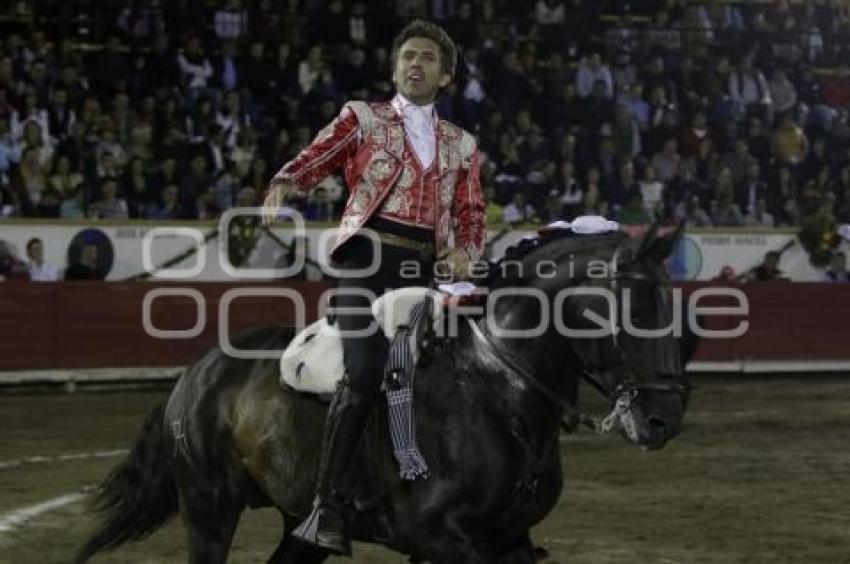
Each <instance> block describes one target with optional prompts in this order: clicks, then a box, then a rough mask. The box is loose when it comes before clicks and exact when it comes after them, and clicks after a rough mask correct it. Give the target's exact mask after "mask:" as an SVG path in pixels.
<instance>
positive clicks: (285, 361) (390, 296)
mask: <svg viewBox="0 0 850 564" xmlns="http://www.w3.org/2000/svg"><path fill="white" fill-rule="evenodd" d="M429 295H430V296H431V298H432V310H431V312H432V316H433V317H432V318H433V319H434V323H435V325H436V324H437V323H438V322H439V321H440V319H441V318H442V312H443V295H442V294H441V293H439V292H436V291H434V290H430V289H428V288H422V287H413V288H400V289H398V290H393V291H391V292H387V293H386V294H384V295H383V296H381V297H380V298H378V299H377V300H375V302H374V303H373V304H372V315H374V316H375V319H376V321H377V323H378V326H379V327H380V328H381V330H382V331H383V332H384V335H386V337H387V338H388V339H390V340H392V338H393V337H394V336H395V334H396V331H398V328H399V326H402V325H406V324H407V322H408V320H409V319H410V312H411V310H412V309H413V307H414V306H415V305H416V304H418V303H419V302H420V301H422V300H423V299H424V298H425V297H426V296H429ZM413 354H414V359H415V357H416V354H417V353H416V352H415V351H414V353H413ZM343 374H345V367H344V365H343V361H342V339H341V337H340V332H339V327H338V325H337V324H336V323H334V324H333V325H330V324H328V321H327V319H325V318H322V319H320V320H318V321H316V322H315V323H313V324H312V325H309V326H307V327H306V328H304V330H302V331H301V332H300V333H298V335H296V337H295V338H294V339H293V340H292V342H291V343H290V344H289V346H288V347H286V350H285V351H283V356H282V357H281V359H280V378H281V381H283V382H285V383H286V384H287V385H289V386H290V387H292V388H294V389H296V390H298V391H300V392H309V393H313V394H330V393H333V392H334V390H335V389H336V385H337V382H339V381H340V379H341V378H342V376H343Z"/></svg>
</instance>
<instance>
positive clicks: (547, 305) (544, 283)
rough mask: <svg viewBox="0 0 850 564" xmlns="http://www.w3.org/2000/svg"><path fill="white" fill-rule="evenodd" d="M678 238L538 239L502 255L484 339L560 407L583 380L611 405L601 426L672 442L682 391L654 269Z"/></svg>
mask: <svg viewBox="0 0 850 564" xmlns="http://www.w3.org/2000/svg"><path fill="white" fill-rule="evenodd" d="M680 232H681V230H676V231H675V232H671V233H667V234H665V235H659V233H658V229H657V228H655V227H653V228H652V229H650V230H649V232H648V233H646V234H645V235H644V236H643V237H641V238H630V237H628V236H627V235H626V234H625V233H623V232H611V233H604V234H597V235H587V236H577V235H572V234H564V233H548V234H543V235H541V236H540V237H537V238H535V239H531V240H527V241H523V242H521V243H520V244H519V245H518V246H517V247H515V248H512V249H509V250H508V251H507V253H506V256H505V258H504V259H503V260H502V261H501V262H500V263H499V264H497V265H496V266H497V268H501V272H499V274H498V275H497V276H496V280H497V282H496V283H495V284H494V287H493V288H492V290H493V291H492V293H491V296H490V299H495V298H500V299H499V303H498V304H494V306H493V307H492V309H491V310H490V311H491V313H490V317H491V318H492V319H491V320H490V321H491V323H490V325H492V328H491V334H493V335H494V337H493V338H494V339H498V340H500V342H502V343H503V344H504V346H505V347H506V348H508V349H510V350H512V351H514V354H515V356H519V357H522V358H523V359H524V366H525V367H526V368H527V369H528V373H529V374H531V375H533V377H534V378H536V379H537V380H539V381H540V383H541V384H542V385H543V386H545V387H546V388H547V389H548V390H551V391H552V392H553V393H554V394H558V395H559V396H561V397H562V398H565V399H571V398H570V395H571V394H570V393H569V390H570V385H573V386H574V385H575V382H577V380H578V378H577V377H576V376H579V377H582V378H584V379H585V380H586V381H588V382H589V383H590V384H591V385H593V387H595V388H596V389H597V390H599V391H600V392H601V393H603V394H604V395H605V396H606V397H608V398H609V401H610V403H611V410H612V411H611V414H610V415H609V416H608V417H607V418H606V419H605V421H604V422H603V423H602V427H604V428H605V430H615V429H616V430H618V431H620V432H621V434H622V435H623V436H624V437H625V438H626V439H627V440H629V441H630V442H633V443H635V444H638V445H640V446H642V447H645V448H649V449H655V448H660V447H662V446H663V445H664V444H665V443H666V442H667V441H668V440H669V439H671V438H673V437H674V436H676V435H677V434H678V432H679V430H680V428H681V423H682V418H683V415H684V411H685V406H686V404H687V399H688V393H689V386H688V384H687V381H686V379H685V377H684V374H683V366H682V361H681V358H680V356H679V347H678V342H677V338H676V328H677V327H678V325H677V320H674V304H673V292H672V289H671V285H670V280H669V278H668V276H667V273H666V270H665V268H664V264H663V262H664V260H665V259H666V258H667V257H668V256H669V255H670V253H671V251H672V249H673V246H674V243H675V241H676V239H677V238H678V237H679V236H680ZM513 263H516V266H519V267H520V268H518V269H515V270H516V272H517V273H512V272H511V266H510V265H511V264H513ZM511 295H513V298H509V297H508V296H511ZM506 298H507V299H506ZM505 330H509V331H510V336H509V337H499V335H498V333H499V332H500V331H501V333H502V334H504V333H505V332H506V331H505ZM523 332H525V335H524V337H525V338H523Z"/></svg>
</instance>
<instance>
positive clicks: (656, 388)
mask: <svg viewBox="0 0 850 564" xmlns="http://www.w3.org/2000/svg"><path fill="white" fill-rule="evenodd" d="M616 259H617V257H616V256H615V258H614V259H613V260H614V261H616ZM612 262H613V261H612ZM609 279H610V281H611V289H612V291H613V292H614V293H615V295H616V293H617V286H618V282H619V281H620V280H625V279H628V280H636V281H642V282H646V283H650V284H653V285H655V284H657V282H655V281H653V280H650V279H649V278H648V277H647V276H645V275H644V274H641V273H625V272H624V273H615V274H614V275H612V276H610V277H609ZM612 315H613V312H612ZM467 320H468V322H469V325H470V328H471V329H472V333H473V335H474V336H475V338H476V340H477V341H478V342H479V343H481V344H482V345H483V346H484V348H485V349H486V350H487V351H488V352H489V353H490V354H491V355H492V356H493V357H494V358H496V360H498V361H499V362H500V363H501V364H502V365H504V366H505V367H506V368H507V369H508V370H509V371H510V372H511V373H513V374H515V375H516V376H518V377H520V378H521V379H522V380H524V381H525V382H526V383H527V384H528V385H529V386H530V387H531V388H532V389H534V390H535V391H537V392H538V393H539V394H540V395H541V396H543V397H544V398H546V399H547V400H549V402H551V403H552V404H554V405H555V406H556V407H559V408H560V409H561V410H562V412H563V414H564V415H563V419H564V420H565V421H566V420H569V421H570V425H569V426H570V427H574V426H575V423H581V424H583V425H585V426H587V427H590V428H592V429H597V430H598V429H599V426H600V424H599V422H597V421H596V420H595V419H593V418H592V417H590V416H588V415H586V414H584V413H582V412H580V411H579V410H578V409H577V408H576V407H575V406H574V405H572V404H570V403H568V402H567V401H565V400H564V399H563V398H562V397H561V396H560V395H558V394H557V393H556V392H554V391H553V390H551V389H550V388H549V387H547V386H546V385H545V384H544V383H542V382H541V381H540V380H538V379H537V378H536V377H535V376H534V375H533V374H532V373H531V372H530V371H528V370H526V369H525V368H524V367H523V363H522V362H521V361H520V360H519V359H517V358H516V356H515V355H514V354H513V353H512V352H511V351H509V350H508V349H507V348H506V347H504V346H503V345H502V344H501V343H499V342H498V341H494V340H493V339H492V338H491V337H489V336H488V335H487V334H486V333H484V331H482V330H481V327H479V326H478V323H477V322H476V321H474V320H472V319H469V318H467ZM617 332H618V328H617V327H612V331H611V335H612V339H613V341H614V343H613V344H614V350H615V351H617V357H618V362H617V363H616V364H615V365H614V366H613V367H610V368H609V369H608V370H611V369H622V370H623V371H624V372H630V370H629V369H628V363H627V359H626V357H625V353H624V351H623V349H622V348H621V347H620V346H619V344H618V343H617V337H616V335H617ZM573 356H574V357H575V358H576V360H577V361H578V364H579V369H580V371H581V377H582V379H583V380H584V381H585V382H587V383H588V384H590V385H591V387H593V388H594V389H596V390H597V391H598V392H599V393H600V394H601V395H602V396H604V397H606V398H607V399H608V400H610V401H612V402H615V403H616V402H618V401H619V400H621V399H626V400H627V402H628V401H630V400H631V399H633V398H635V397H636V396H637V394H638V393H639V392H660V393H675V394H678V395H679V396H680V397H684V396H685V395H687V394H688V393H690V383H689V382H688V381H687V379H685V378H683V377H676V378H673V379H670V380H669V381H664V382H641V381H638V380H636V379H634V378H626V379H623V380H620V381H618V382H617V385H616V386H615V387H614V388H613V389H607V387H606V386H605V384H604V383H603V381H602V379H601V378H599V376H598V374H596V373H595V372H593V371H591V370H588V369H587V368H586V367H585V366H583V364H582V363H581V362H580V360H579V356H578V355H577V354H576V353H575V351H573ZM573 422H574V423H573Z"/></svg>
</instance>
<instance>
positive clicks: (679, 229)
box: [639, 222, 685, 263]
mask: <svg viewBox="0 0 850 564" xmlns="http://www.w3.org/2000/svg"><path fill="white" fill-rule="evenodd" d="M684 231H685V223H684V222H680V223H679V225H677V226H676V227H675V228H674V227H669V228H668V227H660V226H659V225H658V223H655V224H653V226H652V228H650V230H649V233H647V238H645V239H644V240H643V242H642V243H641V248H640V253H639V256H640V257H641V258H643V259H649V260H655V261H657V262H659V263H660V262H662V261H664V260H666V259H667V257H669V256H670V255H671V254H673V249H674V248H676V243H678V241H679V239H680V238H681V236H682V233H684ZM650 235H652V239H649V236H650Z"/></svg>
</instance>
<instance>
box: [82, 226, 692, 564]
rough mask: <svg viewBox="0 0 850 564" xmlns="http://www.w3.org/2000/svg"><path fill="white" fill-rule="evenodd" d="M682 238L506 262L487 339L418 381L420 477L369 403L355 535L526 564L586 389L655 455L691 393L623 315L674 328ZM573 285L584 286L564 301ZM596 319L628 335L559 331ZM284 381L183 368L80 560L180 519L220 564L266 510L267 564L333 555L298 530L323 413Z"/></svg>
mask: <svg viewBox="0 0 850 564" xmlns="http://www.w3.org/2000/svg"><path fill="white" fill-rule="evenodd" d="M673 238H674V237H659V236H657V234H656V232H655V230H654V229H653V230H652V231H651V232H650V233H649V234H647V235H645V236H644V237H643V238H642V239H640V240H638V239H630V238H629V237H627V236H626V235H625V234H623V233H621V232H614V233H606V234H597V235H586V236H574V235H569V234H564V233H559V232H555V233H549V234H543V235H541V236H539V237H537V238H535V239H532V240H526V241H523V242H521V243H520V244H518V245H516V246H515V247H513V248H512V249H509V252H508V253H507V256H506V258H505V259H503V260H502V261H501V262H500V263H497V265H496V270H495V273H496V274H495V275H494V276H493V277H492V279H491V280H492V281H491V283H490V286H489V290H490V293H489V295H488V297H487V299H486V301H485V302H484V303H485V305H486V306H487V307H486V309H487V313H486V315H485V316H483V317H479V318H477V319H476V321H475V323H477V328H478V329H480V330H478V331H476V330H475V328H473V327H472V324H471V323H469V322H468V321H467V319H466V318H464V319H463V320H461V322H460V323H459V329H458V334H457V335H456V336H455V337H453V338H451V339H450V340H447V341H445V342H440V343H438V344H437V345H435V346H437V347H440V348H439V354H433V355H431V358H430V360H429V361H428V363H427V365H426V366H420V367H419V368H418V370H417V374H416V378H415V382H414V397H415V402H416V427H417V439H418V444H419V448H420V450H421V452H422V453H423V455H424V457H425V460H426V461H427V462H428V464H429V467H430V475H429V477H428V478H427V479H425V480H419V481H416V482H412V483H411V482H404V481H402V480H401V479H400V478H399V477H398V469H397V467H396V465H395V461H394V459H393V457H392V454H391V451H390V449H389V443H390V439H389V433H388V425H387V423H386V407H385V406H383V405H381V406H379V407H376V409H375V412H374V413H373V417H372V418H371V419H370V422H369V425H368V429H367V432H366V433H365V436H366V441H367V443H368V448H367V449H363V450H365V451H366V452H368V453H369V455H368V459H369V460H368V464H363V469H369V470H370V472H371V474H372V476H371V478H372V479H371V480H368V481H367V482H368V483H367V485H369V484H371V486H372V491H377V495H376V496H373V497H374V499H377V500H379V501H378V502H377V503H374V504H372V506H371V507H370V506H369V505H368V504H366V505H363V506H362V507H360V509H361V510H360V511H358V512H357V514H356V515H357V517H356V518H355V523H354V529H355V532H356V533H357V534H356V537H357V538H359V539H360V540H363V541H367V542H377V543H381V544H384V545H386V546H388V547H389V548H391V549H393V550H395V551H398V552H401V553H403V554H407V555H410V557H411V560H413V561H420V562H421V561H429V562H452V563H453V562H503V563H508V562H515V563H519V562H533V561H534V549H533V547H532V544H531V540H530V537H529V530H530V528H531V527H532V526H534V525H535V524H536V523H539V522H540V521H541V520H542V519H543V518H544V517H545V516H546V515H547V513H549V511H551V509H552V508H553V506H554V505H555V503H556V501H557V499H558V496H559V494H560V492H561V487H562V474H561V463H560V458H559V445H558V436H559V431H560V428H561V423H562V420H563V418H564V416H565V415H568V414H569V413H568V412H570V411H572V406H573V405H575V403H576V400H577V394H578V385H579V380H581V379H582V378H586V379H588V380H589V381H590V382H591V383H593V384H594V386H596V387H598V388H599V389H601V390H602V391H603V392H604V393H605V394H606V395H607V396H608V397H609V398H610V402H611V407H612V409H613V411H612V417H609V418H608V419H609V420H611V419H616V421H615V422H616V423H618V424H617V425H615V428H618V429H619V430H620V431H621V434H622V435H623V436H624V437H625V438H626V439H628V440H629V441H631V442H633V443H635V444H639V445H641V446H644V447H648V448H649V449H652V448H658V447H661V446H663V445H664V443H665V442H666V441H668V440H669V439H670V438H672V437H674V436H675V435H676V434H677V433H678V432H679V429H680V425H681V422H682V417H683V413H684V411H685V405H686V402H687V394H688V387H687V385H686V382H685V381H684V380H683V375H682V362H681V360H680V356H679V350H678V348H677V344H678V343H677V341H675V340H674V339H673V337H672V336H670V337H667V338H647V337H644V336H638V335H631V334H629V333H628V332H627V331H623V330H621V329H622V328H623V326H624V323H625V320H624V319H619V316H618V315H617V312H618V311H620V310H625V311H627V312H628V313H629V316H630V320H631V321H632V322H633V323H634V324H635V325H636V326H638V327H642V328H653V327H654V328H658V327H666V326H667V324H668V323H669V322H670V319H671V317H672V313H671V311H672V308H671V307H670V296H671V289H670V284H669V280H668V278H667V276H666V273H665V271H664V268H663V265H662V261H663V259H664V258H666V257H667V256H668V255H669V253H670V250H671V247H672V243H673ZM565 288H572V289H575V288H583V289H589V290H590V291H585V292H578V291H576V292H574V293H572V294H571V295H568V296H566V295H563V293H561V295H560V297H558V296H559V292H561V291H562V290H564V289H565ZM591 292H595V293H591ZM606 293H608V294H609V295H611V296H613V298H614V299H613V300H608V299H606V298H605V296H604V295H605V294H606ZM627 295H628V297H630V300H627V299H626V298H627ZM540 296H543V297H544V298H545V299H540ZM626 301H630V302H631V304H630V305H631V307H628V308H624V307H623V306H624V305H625V302H626ZM612 304H613V305H612ZM556 316H557V319H558V320H559V322H560V323H555V322H554V320H555V319H556ZM593 318H595V321H593V322H592V321H591V319H593ZM547 320H548V321H547ZM600 320H602V321H607V322H609V323H610V326H609V328H610V327H614V328H615V329H618V330H620V331H609V332H608V334H604V335H600V336H598V337H593V338H578V337H576V336H572V337H570V338H566V337H565V336H564V335H563V330H562V329H563V327H564V326H566V327H569V328H570V329H582V328H584V329H593V328H598V323H599V322H600ZM536 327H542V330H541V331H539V334H538V335H536V336H535V337H534V338H531V339H529V338H527V337H523V336H517V335H514V334H513V333H511V334H509V335H508V334H505V333H506V332H507V331H514V332H521V330H526V331H529V330H532V329H533V328H536ZM294 335H295V330H294V329H292V328H283V327H264V328H260V329H255V330H251V331H248V332H245V333H243V334H242V335H241V336H240V337H238V338H237V339H234V344H235V346H237V347H239V348H244V349H254V350H257V349H269V350H270V349H281V348H283V347H284V346H285V345H286V344H287V343H288V342H289V341H290V340H291V339H292V338H293V336H294ZM278 369H279V367H278V362H277V361H275V360H240V359H235V358H232V357H228V356H227V355H225V354H224V353H223V352H221V351H220V350H212V351H210V352H209V353H207V354H206V355H205V356H204V357H203V358H201V359H200V360H199V361H197V362H196V363H194V364H193V365H191V366H190V367H189V368H188V369H187V371H186V373H185V374H184V375H183V376H182V378H181V379H180V380H179V382H178V383H177V385H176V387H175V388H174V390H173V392H172V393H171V397H170V398H169V400H168V401H167V403H164V404H162V405H160V406H158V407H157V408H156V409H154V411H153V412H152V413H151V414H150V415H149V416H148V418H147V420H146V422H145V424H144V429H143V431H142V435H141V437H140V438H139V439H138V441H137V443H136V444H135V446H134V447H133V449H132V450H131V452H130V454H129V455H128V456H127V458H126V460H125V461H124V462H122V463H121V464H120V465H119V466H118V467H116V468H115V469H114V470H113V471H112V473H111V474H110V476H109V477H108V478H107V479H106V480H105V481H104V483H103V484H102V486H101V489H100V494H99V497H98V500H97V501H98V506H99V508H100V511H101V512H102V513H103V517H104V520H103V522H102V523H101V526H100V528H99V529H98V530H97V532H96V533H95V534H94V535H93V536H92V538H91V539H90V540H89V541H88V543H87V544H86V545H85V546H84V547H83V548H82V550H81V552H80V554H79V561H84V560H86V559H87V558H89V557H90V556H92V555H93V554H95V553H96V552H98V551H100V550H103V549H107V548H112V547H115V546H117V545H120V544H122V543H124V542H128V541H137V540H140V539H142V538H145V537H146V536H147V535H149V534H151V533H152V532H153V531H155V530H156V529H157V528H159V527H160V526H162V525H163V524H164V523H165V522H166V521H167V520H168V519H169V518H170V517H171V516H173V515H175V514H176V513H178V511H179V512H180V513H182V516H183V520H184V523H185V526H186V529H187V532H188V541H189V561H190V562H224V561H225V560H226V559H227V555H228V551H229V549H230V544H231V540H232V538H233V535H234V531H235V529H236V526H237V523H238V521H239V517H240V514H241V513H242V511H243V510H245V508H246V507H261V506H270V505H271V506H274V507H276V508H277V509H278V510H279V511H280V513H281V515H282V516H283V532H282V537H283V538H282V540H281V542H280V545H279V546H278V547H277V550H276V551H275V552H274V554H273V555H272V556H271V558H270V562H291V563H297V564H305V563H309V562H321V561H323V560H324V559H325V558H326V557H327V554H326V553H325V552H323V551H322V550H320V549H317V548H314V547H312V546H306V545H304V544H303V543H300V542H297V541H296V540H295V539H293V538H292V537H291V536H290V532H291V531H292V529H293V528H294V527H295V526H296V525H297V524H298V523H299V521H300V520H301V519H302V518H303V517H304V516H305V515H306V513H307V512H308V510H309V508H310V503H311V500H312V499H313V493H314V490H313V488H314V486H315V483H316V475H317V471H318V455H319V451H320V443H321V433H322V428H323V421H324V418H325V412H326V409H327V405H326V403H324V402H323V401H322V400H321V399H320V398H318V397H316V396H313V395H307V394H301V393H297V392H295V391H293V390H290V389H284V388H282V387H281V384H280V383H279V381H278ZM615 414H616V418H614V417H613V416H614V415H615ZM370 472H369V471H365V470H364V472H359V471H358V472H353V474H357V475H358V476H359V475H362V474H369V473H370ZM376 485H378V486H380V487H375V486H376ZM365 490H366V491H368V490H369V488H365ZM358 491H360V492H363V491H364V487H359V489H358ZM362 497H364V499H365V498H367V497H368V496H362ZM376 507H377V509H375V508H376ZM380 516H383V517H384V518H383V519H378V518H377V517H380ZM376 523H377V524H382V525H383V526H382V527H376V526H373V525H375V524H376Z"/></svg>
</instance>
